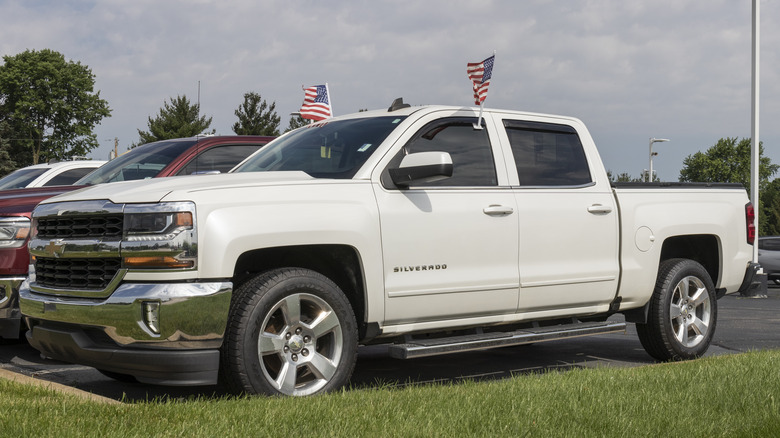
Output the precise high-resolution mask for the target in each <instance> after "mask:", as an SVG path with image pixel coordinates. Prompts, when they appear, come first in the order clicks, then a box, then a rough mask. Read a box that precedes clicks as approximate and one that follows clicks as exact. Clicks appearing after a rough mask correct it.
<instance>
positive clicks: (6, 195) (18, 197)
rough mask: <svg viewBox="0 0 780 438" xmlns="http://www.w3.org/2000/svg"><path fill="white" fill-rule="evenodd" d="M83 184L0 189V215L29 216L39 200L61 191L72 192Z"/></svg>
mask: <svg viewBox="0 0 780 438" xmlns="http://www.w3.org/2000/svg"><path fill="white" fill-rule="evenodd" d="M81 187H83V186H51V187H32V188H25V189H13V190H2V191H0V216H3V215H11V216H19V215H23V216H30V213H32V211H33V209H34V208H35V206H36V205H38V204H39V203H40V202H41V201H44V200H46V199H48V198H51V197H52V196H56V195H59V194H61V193H66V192H72V191H75V190H76V189H79V188H81Z"/></svg>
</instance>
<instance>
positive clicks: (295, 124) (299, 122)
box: [284, 115, 309, 132]
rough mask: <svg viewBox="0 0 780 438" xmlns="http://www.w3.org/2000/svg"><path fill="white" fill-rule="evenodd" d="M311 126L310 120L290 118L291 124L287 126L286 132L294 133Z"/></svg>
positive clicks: (297, 117) (296, 117) (299, 117)
mask: <svg viewBox="0 0 780 438" xmlns="http://www.w3.org/2000/svg"><path fill="white" fill-rule="evenodd" d="M308 124H309V120H306V119H304V118H303V117H301V116H299V115H298V116H294V117H290V123H289V124H288V125H287V129H285V130H284V132H289V131H292V130H293V129H298V128H302V127H304V126H306V125H308Z"/></svg>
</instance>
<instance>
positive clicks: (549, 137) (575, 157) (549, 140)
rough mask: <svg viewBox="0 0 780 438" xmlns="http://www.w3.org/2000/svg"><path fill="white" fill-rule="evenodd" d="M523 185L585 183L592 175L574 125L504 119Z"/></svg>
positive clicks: (571, 184)
mask: <svg viewBox="0 0 780 438" xmlns="http://www.w3.org/2000/svg"><path fill="white" fill-rule="evenodd" d="M504 128H505V129H506V134H507V136H508V137H509V143H510V146H511V147H512V154H513V155H514V158H515V166H516V167H517V174H518V177H519V178H520V185H521V186H581V185H585V184H589V183H590V182H591V181H592V179H591V176H590V170H589V168H588V160H587V159H586V158H585V151H584V150H583V149H582V143H581V142H580V138H579V136H578V135H577V131H576V130H574V128H572V127H571V126H567V125H558V124H553V123H538V122H526V121H519V120H504Z"/></svg>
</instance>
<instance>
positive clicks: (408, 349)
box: [390, 322, 626, 359]
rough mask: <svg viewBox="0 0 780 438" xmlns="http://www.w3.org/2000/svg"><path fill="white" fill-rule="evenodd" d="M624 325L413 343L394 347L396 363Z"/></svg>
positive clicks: (587, 324) (611, 330) (568, 326)
mask: <svg viewBox="0 0 780 438" xmlns="http://www.w3.org/2000/svg"><path fill="white" fill-rule="evenodd" d="M625 332H626V323H624V322H580V323H573V324H566V325H556V326H548V327H532V328H527V329H522V330H517V331H513V332H491V333H478V334H472V335H463V336H453V337H449V338H436V339H409V340H407V342H406V343H404V344H393V345H390V356H391V357H393V358H395V359H413V358H416V357H425V356H436V355H439V354H448V353H460V352H465V351H476V350H486V349H488V348H496V347H509V346H513V345H522V344H530V343H535V342H544V341H555V340H559V339H566V338H576V337H580V336H592V335H603V334H607V333H625Z"/></svg>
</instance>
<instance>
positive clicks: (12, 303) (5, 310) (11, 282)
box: [0, 277, 27, 339]
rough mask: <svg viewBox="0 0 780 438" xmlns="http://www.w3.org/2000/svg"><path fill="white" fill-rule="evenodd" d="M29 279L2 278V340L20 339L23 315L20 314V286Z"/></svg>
mask: <svg viewBox="0 0 780 438" xmlns="http://www.w3.org/2000/svg"><path fill="white" fill-rule="evenodd" d="M26 279H27V277H0V338H6V339H16V338H18V337H19V333H20V330H21V323H22V315H21V313H20V312H19V286H20V285H21V284H22V282H23V281H24V280H26Z"/></svg>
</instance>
